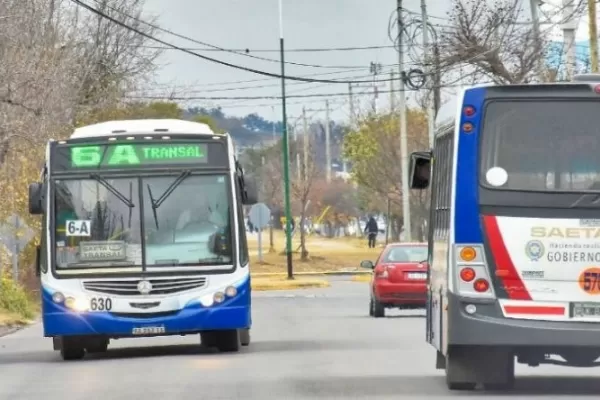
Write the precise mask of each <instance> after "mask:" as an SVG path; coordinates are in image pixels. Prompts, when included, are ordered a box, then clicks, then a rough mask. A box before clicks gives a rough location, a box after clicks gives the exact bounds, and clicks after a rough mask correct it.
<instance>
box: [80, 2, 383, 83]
mask: <svg viewBox="0 0 600 400" xmlns="http://www.w3.org/2000/svg"><path fill="white" fill-rule="evenodd" d="M71 1H72V2H73V3H75V4H77V5H78V6H80V7H82V8H85V9H86V10H88V11H90V12H92V13H94V14H96V15H98V16H100V17H102V18H104V19H106V20H108V21H111V22H112V23H114V24H116V25H119V26H121V27H122V28H125V29H127V30H129V31H131V32H134V33H137V34H138V35H140V36H143V37H145V38H147V39H150V40H152V41H155V42H157V43H160V44H163V45H165V46H169V47H171V48H173V49H176V50H179V51H182V52H184V53H187V54H190V55H193V56H196V57H198V58H201V59H203V60H206V61H210V62H213V63H216V64H220V65H224V66H226V67H230V68H235V69H239V70H242V71H246V72H251V73H254V74H257V75H263V76H269V77H271V78H278V79H282V78H285V79H286V80H290V81H301V82H315V83H345V84H348V83H372V82H373V81H372V80H370V81H350V80H337V81H334V80H327V79H310V78H302V77H299V76H291V75H286V76H285V77H283V76H281V75H279V74H276V73H272V72H267V71H261V70H258V69H254V68H248V67H244V66H242V65H237V64H232V63H228V62H226V61H222V60H218V59H216V58H212V57H208V56H205V55H202V54H198V53H195V52H193V51H189V50H186V49H184V48H182V47H179V46H176V45H174V44H171V43H169V42H166V41H164V40H162V39H158V38H156V37H154V36H152V35H149V34H147V33H145V32H141V31H140V30H138V29H135V28H133V27H131V26H129V25H127V24H126V23H124V22H121V21H119V20H117V19H115V18H113V17H111V16H109V15H107V14H105V13H103V12H102V11H99V10H97V9H95V8H94V7H92V6H90V5H88V4H86V3H84V2H82V1H81V0H71ZM390 80H391V79H381V80H379V81H377V82H389V81H390Z"/></svg>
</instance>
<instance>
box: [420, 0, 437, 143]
mask: <svg viewBox="0 0 600 400" xmlns="http://www.w3.org/2000/svg"><path fill="white" fill-rule="evenodd" d="M421 19H422V20H423V55H424V58H425V64H426V65H433V52H432V51H431V46H430V45H429V22H428V16H427V0H421ZM426 71H427V72H428V74H427V131H428V134H429V135H428V137H429V148H430V149H432V148H433V136H434V134H435V117H434V114H435V112H434V110H433V107H434V105H433V80H432V79H431V78H432V77H433V73H434V70H433V68H432V67H431V66H430V67H427V68H426Z"/></svg>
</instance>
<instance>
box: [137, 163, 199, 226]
mask: <svg viewBox="0 0 600 400" xmlns="http://www.w3.org/2000/svg"><path fill="white" fill-rule="evenodd" d="M191 174H192V171H190V170H185V171H182V172H181V174H179V176H178V177H177V179H175V180H174V181H173V183H171V184H170V185H169V187H168V188H167V189H166V190H165V191H164V193H163V194H161V195H160V197H159V198H158V199H156V200H154V196H152V189H150V184H147V185H146V188H148V196H149V197H150V203H151V204H152V215H153V217H154V223H155V224H156V229H159V228H158V216H157V215H156V209H158V207H160V206H161V205H162V203H164V202H165V200H167V198H168V197H169V196H170V195H171V194H172V193H173V192H174V191H175V189H177V186H179V185H180V184H181V182H183V181H184V180H185V179H186V178H187V177H188V176H190V175H191Z"/></svg>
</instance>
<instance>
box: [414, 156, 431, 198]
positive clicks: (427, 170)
mask: <svg viewBox="0 0 600 400" xmlns="http://www.w3.org/2000/svg"><path fill="white" fill-rule="evenodd" d="M431 158H432V157H431V152H429V151H416V152H414V153H411V155H410V165H409V168H408V171H409V179H410V181H409V182H410V188H411V189H427V188H428V187H429V179H430V177H431Z"/></svg>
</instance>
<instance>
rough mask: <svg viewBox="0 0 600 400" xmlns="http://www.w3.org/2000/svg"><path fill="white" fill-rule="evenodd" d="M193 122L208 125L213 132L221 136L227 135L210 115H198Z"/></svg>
mask: <svg viewBox="0 0 600 400" xmlns="http://www.w3.org/2000/svg"><path fill="white" fill-rule="evenodd" d="M192 121H194V122H199V123H201V124H206V125H208V126H209V127H210V129H212V131H213V132H215V133H218V134H220V135H222V134H224V133H225V130H223V129H221V128H219V127H218V126H217V123H216V122H215V120H214V119H213V118H212V117H211V116H210V115H196V116H194V117H193V118H192Z"/></svg>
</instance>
